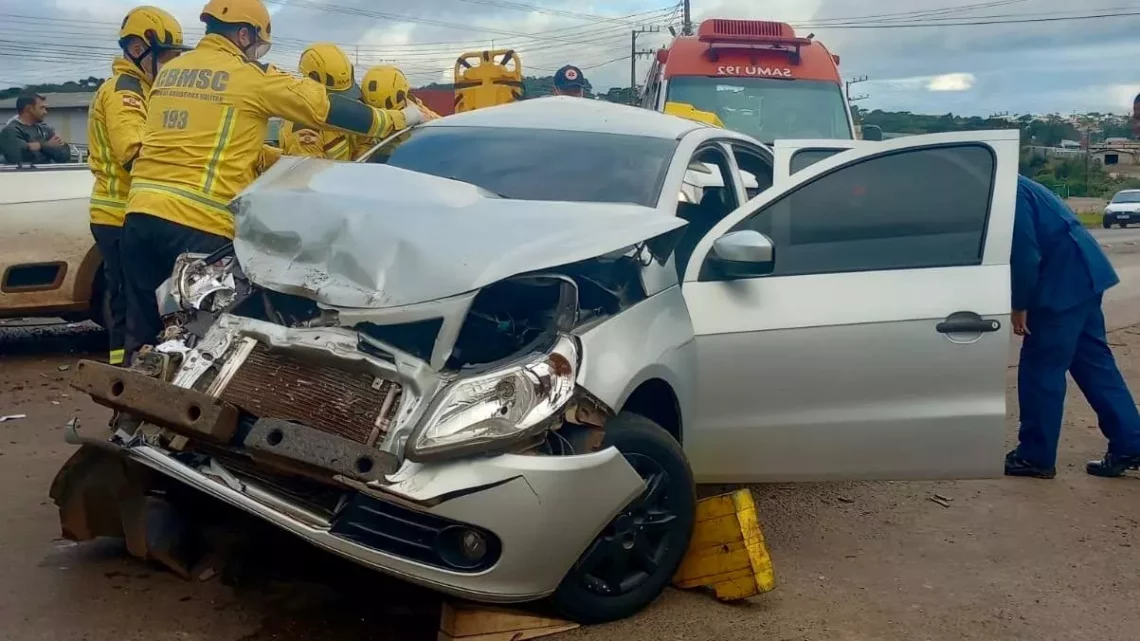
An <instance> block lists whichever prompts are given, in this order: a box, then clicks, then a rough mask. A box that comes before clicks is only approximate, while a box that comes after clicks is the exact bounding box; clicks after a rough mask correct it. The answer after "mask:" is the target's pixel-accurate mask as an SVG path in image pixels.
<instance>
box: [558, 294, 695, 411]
mask: <svg viewBox="0 0 1140 641" xmlns="http://www.w3.org/2000/svg"><path fill="white" fill-rule="evenodd" d="M578 338H579V339H580V340H581V341H582V354H583V358H582V367H581V370H580V371H579V374H578V383H579V384H580V385H581V386H582V387H583V388H585V389H586V390H587V391H589V392H590V393H591V394H593V395H594V396H595V397H596V398H598V400H600V401H602V402H603V403H605V404H606V405H608V406H609V407H610V408H612V409H614V410H618V409H620V408H621V407H623V406H624V405H625V403H626V401H628V400H629V398H630V396H631V395H632V394H633V392H634V391H635V390H636V389H637V388H638V387H639V386H640V385H641V384H643V383H645V382H646V381H650V380H653V379H660V380H662V381H664V382H665V383H666V384H668V385H669V386H670V387H671V388H672V389H673V393H674V394H675V395H676V396H677V404H678V407H679V410H680V414H681V424H682V425H685V424H686V423H687V422H688V421H687V419H688V417H689V416H691V415H692V411H693V400H694V399H693V394H694V389H695V380H696V378H695V376H696V364H697V358H696V356H697V355H696V344H695V342H694V340H693V323H692V320H691V318H690V317H689V310H688V308H687V307H686V306H685V299H684V297H683V296H682V295H681V288H680V287H670V288H669V289H666V290H664V291H662V292H660V293H658V294H656V295H654V296H651V297H650V298H647V299H646V300H644V301H641V302H640V303H638V304H636V305H634V306H632V307H630V308H629V309H626V310H624V311H623V312H621V313H620V314H617V315H616V316H613V317H611V318H609V319H607V320H605V321H604V322H602V323H599V324H597V325H593V326H590V327H589V328H587V329H585V330H584V331H581V332H580V333H578Z"/></svg>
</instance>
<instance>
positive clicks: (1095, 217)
mask: <svg viewBox="0 0 1140 641" xmlns="http://www.w3.org/2000/svg"><path fill="white" fill-rule="evenodd" d="M1077 218H1079V219H1080V221H1081V224H1082V225H1084V226H1085V227H1100V226H1101V225H1102V224H1104V214H1102V213H1101V212H1099V211H1078V212H1077Z"/></svg>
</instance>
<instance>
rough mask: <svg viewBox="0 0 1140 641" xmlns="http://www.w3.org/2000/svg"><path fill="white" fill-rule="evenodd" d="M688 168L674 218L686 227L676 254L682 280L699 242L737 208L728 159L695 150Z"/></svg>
mask: <svg viewBox="0 0 1140 641" xmlns="http://www.w3.org/2000/svg"><path fill="white" fill-rule="evenodd" d="M689 167H690V169H688V170H687V171H686V172H685V181H684V182H685V184H684V185H683V186H682V188H681V191H682V194H683V195H682V197H681V201H680V202H679V203H678V205H677V216H678V217H680V218H683V219H684V220H685V221H686V222H688V223H689V224H688V225H686V226H685V228H684V231H683V232H682V235H681V239H680V240H679V241H678V243H677V249H676V250H675V259H676V260H675V263H676V266H677V273H678V276H679V277H683V275H684V273H685V266H686V265H688V263H689V257H690V256H692V254H693V250H694V249H695V248H696V246H697V243H698V242H700V240H701V238H703V237H704V236H705V234H707V233H708V232H709V231H710V230H712V228H713V227H714V226H715V225H716V224H717V223H719V222H720V221H721V220H722V219H723V218H724V217H725V216H727V215H728V214H730V213H731V212H733V211H734V210H735V209H736V208H737V207H739V206H740V202H739V201H738V199H737V197H736V191H735V187H734V184H733V182H732V180H731V175H732V173H731V166H730V165H729V162H728V157H727V156H725V155H724V152H722V151H721V149H720V148H719V147H706V148H704V149H701V150H698V151H697V153H696V154H695V155H694V156H693V159H692V161H691V162H690V163H689ZM702 169H703V171H702ZM726 178H727V180H726Z"/></svg>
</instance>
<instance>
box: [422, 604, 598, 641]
mask: <svg viewBox="0 0 1140 641" xmlns="http://www.w3.org/2000/svg"><path fill="white" fill-rule="evenodd" d="M577 627H578V624H577V623H572V622H570V621H563V620H562V619H548V618H546V617H541V616H538V615H534V614H530V613H528V612H523V611H520V610H508V609H505V608H497V607H492V606H485V605H477V604H469V603H444V604H443V611H442V612H441V613H440V617H439V636H438V641H525V640H526V639H538V638H540V637H545V636H550V635H552V634H558V633H559V632H567V631H570V630H573V629H575V628H577Z"/></svg>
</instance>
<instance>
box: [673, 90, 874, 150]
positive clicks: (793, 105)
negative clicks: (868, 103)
mask: <svg viewBox="0 0 1140 641" xmlns="http://www.w3.org/2000/svg"><path fill="white" fill-rule="evenodd" d="M666 100H667V101H668V102H679V103H685V104H690V105H692V106H693V107H695V108H697V109H700V110H701V111H712V112H715V113H716V114H717V115H718V116H720V119H721V122H723V123H724V126H725V127H728V128H729V129H732V130H734V131H739V132H741V133H744V134H748V135H749V136H752V137H753V138H757V139H759V140H761V141H763V142H768V143H770V142H772V141H773V140H777V139H787V138H830V139H842V140H851V138H852V132H851V126H850V124H849V123H848V120H847V106H846V103H845V102H844V100H843V93H842V92H841V91H840V89H839V85H838V84H836V83H834V82H826V81H823V80H773V79H770V78H726V77H716V78H706V77H698V76H679V77H674V78H670V79H669V89H668V91H667V97H666Z"/></svg>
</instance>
